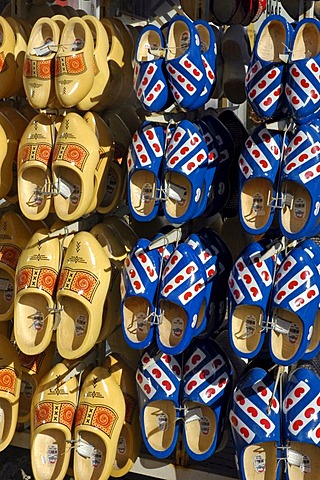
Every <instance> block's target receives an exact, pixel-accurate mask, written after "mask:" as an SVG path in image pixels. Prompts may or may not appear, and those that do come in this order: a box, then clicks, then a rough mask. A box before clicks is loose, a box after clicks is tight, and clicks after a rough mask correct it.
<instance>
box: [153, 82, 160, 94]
mask: <svg viewBox="0 0 320 480" xmlns="http://www.w3.org/2000/svg"><path fill="white" fill-rule="evenodd" d="M160 90H161V85H160V83H158V85H156V86H155V87H154V91H155V92H160Z"/></svg>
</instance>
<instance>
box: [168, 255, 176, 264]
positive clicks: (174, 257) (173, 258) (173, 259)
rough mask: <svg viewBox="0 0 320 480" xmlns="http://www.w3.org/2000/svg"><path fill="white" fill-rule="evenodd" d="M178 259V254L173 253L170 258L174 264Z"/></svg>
mask: <svg viewBox="0 0 320 480" xmlns="http://www.w3.org/2000/svg"><path fill="white" fill-rule="evenodd" d="M177 260H178V255H173V257H172V258H171V260H170V263H172V265H174V264H175V263H176V261H177Z"/></svg>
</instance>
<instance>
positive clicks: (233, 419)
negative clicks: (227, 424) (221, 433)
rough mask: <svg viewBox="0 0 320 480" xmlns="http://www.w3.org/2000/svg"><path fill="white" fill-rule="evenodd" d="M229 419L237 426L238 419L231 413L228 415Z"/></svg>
mask: <svg viewBox="0 0 320 480" xmlns="http://www.w3.org/2000/svg"><path fill="white" fill-rule="evenodd" d="M230 420H231V423H232V425H234V426H235V427H237V426H238V424H239V422H238V419H237V418H236V417H234V416H233V415H232V416H231V417H230Z"/></svg>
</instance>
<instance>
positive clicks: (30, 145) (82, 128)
mask: <svg viewBox="0 0 320 480" xmlns="http://www.w3.org/2000/svg"><path fill="white" fill-rule="evenodd" d="M57 130H58V132H57ZM112 156H113V136H112V133H111V132H110V130H109V128H108V127H107V125H106V124H105V122H104V121H103V120H102V119H101V118H100V117H99V116H98V114H96V113H92V112H87V113H86V114H85V115H84V117H81V116H80V115H79V114H77V113H73V112H70V113H68V114H67V115H66V116H65V117H63V118H60V117H59V118H51V117H49V116H48V115H46V114H44V113H40V114H39V115H37V116H36V117H34V118H33V119H32V121H31V122H30V123H29V125H28V126H27V128H26V129H25V132H24V134H23V135H22V138H21V141H20V145H19V149H18V197H19V204H20V208H21V211H22V212H23V214H24V215H25V216H26V217H27V218H29V219H31V220H41V219H44V218H46V217H47V216H48V214H49V213H50V212H51V210H52V206H53V207H54V211H55V213H56V214H57V216H58V217H59V218H60V219H61V220H65V221H69V222H72V221H74V220H76V219H78V218H80V217H82V216H83V215H85V214H87V213H90V212H92V211H93V210H95V208H96V207H97V206H98V205H99V204H100V203H101V202H102V200H103V198H104V196H105V191H106V189H107V181H108V172H109V168H110V166H111V160H112ZM52 204H53V205H52Z"/></svg>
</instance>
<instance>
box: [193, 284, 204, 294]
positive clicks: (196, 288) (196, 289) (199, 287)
mask: <svg viewBox="0 0 320 480" xmlns="http://www.w3.org/2000/svg"><path fill="white" fill-rule="evenodd" d="M202 287H203V283H197V285H196V286H195V287H194V290H195V292H197V291H198V290H201V288H202Z"/></svg>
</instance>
